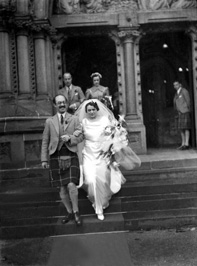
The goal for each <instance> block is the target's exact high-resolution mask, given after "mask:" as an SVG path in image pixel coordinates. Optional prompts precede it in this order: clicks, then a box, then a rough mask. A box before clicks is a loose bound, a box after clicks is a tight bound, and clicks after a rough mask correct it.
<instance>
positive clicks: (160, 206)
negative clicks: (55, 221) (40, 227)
mask: <svg viewBox="0 0 197 266" xmlns="http://www.w3.org/2000/svg"><path fill="white" fill-rule="evenodd" d="M79 207H80V213H81V215H91V214H94V211H93V208H92V206H91V203H90V202H89V201H88V200H87V199H85V200H80V201H79ZM192 207H193V208H196V207H197V193H183V194H172V195H171V194H164V195H163V194H160V195H151V196H142V197H140V196H138V197H136V196H135V197H132V196H130V197H123V198H115V197H114V198H112V200H111V201H110V206H109V207H108V208H107V209H106V210H105V213H107V214H110V213H130V212H137V211H140V212H143V211H155V213H156V212H157V211H161V210H169V209H176V210H178V209H181V208H185V209H187V208H192ZM64 214H65V208H64V206H63V205H62V204H61V203H60V202H48V203H45V204H43V203H42V204H37V203H36V202H34V203H30V204H24V205H23V204H15V205H13V204H12V205H9V204H4V205H2V206H1V210H0V216H1V217H2V218H1V225H2V226H4V225H6V226H8V225H13V224H20V221H21V222H22V223H23V224H25V222H24V221H25V220H29V219H32V222H33V220H34V219H35V220H36V221H39V218H45V219H46V218H50V220H51V218H52V217H58V216H64ZM33 223H35V222H33Z"/></svg>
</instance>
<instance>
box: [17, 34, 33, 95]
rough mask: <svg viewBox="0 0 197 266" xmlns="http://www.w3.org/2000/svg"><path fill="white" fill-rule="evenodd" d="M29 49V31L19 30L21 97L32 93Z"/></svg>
mask: <svg viewBox="0 0 197 266" xmlns="http://www.w3.org/2000/svg"><path fill="white" fill-rule="evenodd" d="M28 50H29V45H28V33H27V31H25V30H19V31H18V32H17V57H18V77H19V95H20V97H23V96H24V95H25V94H31V85H30V83H31V82H30V72H29V68H30V64H29V54H28Z"/></svg>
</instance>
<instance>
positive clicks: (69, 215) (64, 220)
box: [62, 213, 73, 224]
mask: <svg viewBox="0 0 197 266" xmlns="http://www.w3.org/2000/svg"><path fill="white" fill-rule="evenodd" d="M72 219H73V213H68V214H67V215H65V217H64V218H63V219H62V224H66V223H68V222H69V221H70V220H72Z"/></svg>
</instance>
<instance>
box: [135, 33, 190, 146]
mask: <svg viewBox="0 0 197 266" xmlns="http://www.w3.org/2000/svg"><path fill="white" fill-rule="evenodd" d="M191 56H192V55H191V41H190V39H189V38H188V37H187V36H186V35H185V34H184V33H182V32H179V33H161V34H147V35H146V36H145V37H143V38H142V39H141V41H140V64H141V88H142V104H143V117H144V124H145V127H146V140H147V147H170V146H178V145H179V144H180V143H181V139H180V132H178V130H177V116H176V112H175V111H174V107H173V98H174V94H175V89H174V88H173V82H174V81H175V80H179V81H180V82H181V83H182V84H183V86H184V87H185V88H186V89H187V90H188V91H189V93H190V97H191V104H192V105H193V103H192V102H193V86H192V60H191ZM192 115H193V112H192ZM192 121H194V117H192ZM193 125H194V123H193ZM190 142H191V143H190V144H191V145H192V146H194V145H195V141H194V126H193V129H192V130H191V138H190Z"/></svg>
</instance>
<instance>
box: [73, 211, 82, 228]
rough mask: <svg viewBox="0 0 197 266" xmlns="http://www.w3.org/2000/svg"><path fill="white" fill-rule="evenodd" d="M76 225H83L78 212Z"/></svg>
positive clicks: (75, 214)
mask: <svg viewBox="0 0 197 266" xmlns="http://www.w3.org/2000/svg"><path fill="white" fill-rule="evenodd" d="M74 218H75V223H76V225H77V226H80V225H82V220H81V217H80V215H79V213H78V212H75V213H74Z"/></svg>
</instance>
